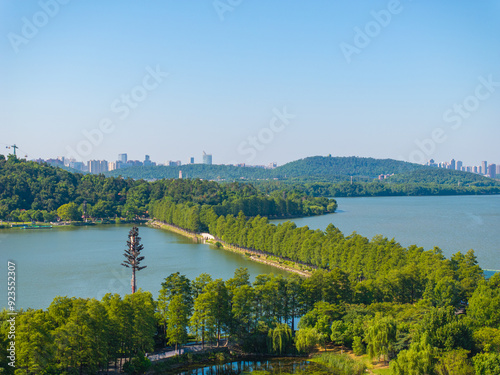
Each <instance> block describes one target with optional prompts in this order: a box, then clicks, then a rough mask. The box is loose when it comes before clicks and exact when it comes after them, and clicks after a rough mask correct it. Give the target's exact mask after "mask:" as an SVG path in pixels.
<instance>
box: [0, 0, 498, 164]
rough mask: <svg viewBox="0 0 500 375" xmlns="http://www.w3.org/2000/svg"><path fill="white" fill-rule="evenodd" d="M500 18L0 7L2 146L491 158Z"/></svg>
mask: <svg viewBox="0 0 500 375" xmlns="http://www.w3.org/2000/svg"><path fill="white" fill-rule="evenodd" d="M499 18H500V1H498V0H494V1H493V0H488V1H481V2H466V1H457V2H453V3H451V2H447V3H436V2H432V1H423V0H422V1H356V2H347V1H335V2H332V1H316V2H313V3H310V2H304V1H277V2H265V1H231V2H228V1H227V0H221V1H194V2H179V1H163V2H133V1H121V2H119V3H117V2H110V3H108V2H106V3H105V2H100V1H85V2H83V1H67V0H66V1H62V0H60V1H56V0H41V1H40V2H14V1H11V2H3V3H2V4H1V5H0V30H1V35H2V36H3V37H2V38H1V42H0V55H1V56H2V59H1V60H0V71H1V75H0V77H1V78H0V98H1V102H2V110H1V111H0V121H1V123H2V127H1V139H0V146H1V149H0V153H7V152H9V151H8V150H5V146H8V145H12V144H17V145H18V146H19V148H20V151H19V152H20V154H22V155H24V154H27V155H28V157H29V158H30V159H35V158H55V157H57V156H66V157H72V156H73V157H75V159H77V160H82V161H87V160H91V159H96V160H98V159H107V160H115V159H116V156H117V155H118V154H119V153H128V155H129V158H130V159H138V160H143V159H144V155H145V154H148V155H150V156H151V159H152V160H155V161H159V162H163V161H165V160H182V162H183V163H188V162H189V160H190V157H192V156H195V157H196V162H201V154H202V151H206V152H207V153H209V154H212V155H213V162H214V163H216V164H221V163H247V164H267V163H269V162H272V161H274V162H277V163H278V164H284V163H286V162H288V161H291V160H295V159H299V158H303V157H306V156H311V155H328V154H332V155H333V156H350V155H355V156H364V157H375V158H393V159H400V160H407V161H415V162H422V163H425V162H426V161H427V160H429V159H435V160H451V159H452V158H455V159H460V160H463V163H464V165H479V164H480V163H481V161H483V160H487V161H491V162H492V163H494V162H498V161H500V155H499V153H498V143H499V140H500V126H499V119H500V106H499V105H498V103H499V99H500V64H499V62H500V49H499V48H498V46H499V45H500V43H499V42H500V24H499V23H498V19H499ZM82 142H83V143H82ZM85 142H86V143H85ZM84 143H85V144H84ZM89 145H90V147H87V146H89ZM83 151H85V152H83ZM71 154H74V155H71ZM421 159H422V160H421Z"/></svg>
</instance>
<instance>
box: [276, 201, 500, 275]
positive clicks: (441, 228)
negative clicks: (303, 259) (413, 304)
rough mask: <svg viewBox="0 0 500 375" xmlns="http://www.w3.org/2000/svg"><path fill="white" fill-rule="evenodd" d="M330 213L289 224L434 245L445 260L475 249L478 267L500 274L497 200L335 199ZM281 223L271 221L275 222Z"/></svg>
mask: <svg viewBox="0 0 500 375" xmlns="http://www.w3.org/2000/svg"><path fill="white" fill-rule="evenodd" d="M335 199H336V200H337V202H338V211H337V212H336V213H333V214H328V215H323V216H314V217H306V218H300V219H294V220H293V221H294V222H295V223H296V224H297V226H305V225H307V226H309V228H311V229H322V230H324V229H325V228H326V227H327V226H328V224H330V223H333V225H335V226H336V227H337V228H339V229H340V230H341V231H342V232H343V233H344V235H349V234H351V233H352V232H354V231H356V232H357V233H359V234H361V235H363V236H365V237H368V238H370V239H371V238H373V236H375V235H377V234H382V235H383V236H384V237H388V238H389V239H391V238H394V239H395V240H396V241H398V242H399V243H400V244H402V245H403V246H409V245H412V244H416V245H418V246H422V247H424V249H426V250H428V249H432V248H433V247H434V246H438V247H440V248H441V249H442V250H443V254H444V255H445V256H446V257H447V258H449V257H451V255H453V254H454V253H456V252H457V251H461V252H464V253H465V252H467V250H469V249H474V251H475V253H476V256H477V259H478V263H479V265H480V266H481V267H482V268H484V269H491V270H500V196H499V195H488V196H431V197H369V198H335ZM283 221H285V220H273V221H272V222H274V223H279V222H283Z"/></svg>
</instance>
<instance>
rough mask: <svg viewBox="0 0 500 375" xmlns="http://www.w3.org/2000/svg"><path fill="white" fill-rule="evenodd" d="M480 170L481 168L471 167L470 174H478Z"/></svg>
mask: <svg viewBox="0 0 500 375" xmlns="http://www.w3.org/2000/svg"><path fill="white" fill-rule="evenodd" d="M480 169H481V167H477V166H473V167H472V172H474V173H480V172H479V170H480Z"/></svg>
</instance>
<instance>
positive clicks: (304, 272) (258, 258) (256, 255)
mask: <svg viewBox="0 0 500 375" xmlns="http://www.w3.org/2000/svg"><path fill="white" fill-rule="evenodd" d="M146 225H148V226H151V227H153V228H157V229H164V230H168V231H170V232H174V233H177V234H179V235H181V236H185V237H188V238H192V239H196V240H197V241H198V242H199V243H204V244H211V245H214V246H217V245H216V243H219V244H220V245H221V246H220V247H219V246H217V247H218V248H219V249H223V250H226V251H231V252H233V253H238V254H241V255H244V256H245V257H247V258H248V259H250V260H252V261H254V262H258V263H262V264H266V265H268V266H271V267H274V268H278V269H281V270H284V271H287V272H291V273H296V274H298V275H300V276H302V277H310V276H311V271H310V270H309V269H304V268H306V267H307V268H310V267H308V266H304V265H301V264H300V263H296V262H293V261H288V260H285V259H281V258H278V257H277V256H274V255H266V254H264V253H261V252H258V251H256V250H251V249H244V248H241V247H238V246H234V245H231V244H228V243H226V242H224V241H222V240H221V239H218V238H215V239H214V240H210V239H209V240H206V239H204V238H203V236H202V235H201V234H198V233H194V232H190V231H188V230H186V229H183V228H179V227H177V226H175V225H172V224H168V223H164V222H161V221H158V220H151V221H149V222H148V223H146ZM263 256H264V257H265V258H262V257H263ZM269 257H273V258H277V259H281V261H280V260H278V261H275V260H273V259H269ZM282 262H290V263H292V264H293V265H295V266H296V267H298V268H299V269H297V268H294V267H292V266H287V265H286V264H283V263H282Z"/></svg>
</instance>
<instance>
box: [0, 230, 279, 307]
mask: <svg viewBox="0 0 500 375" xmlns="http://www.w3.org/2000/svg"><path fill="white" fill-rule="evenodd" d="M130 228H131V226H130V225H117V226H115V225H102V226H92V227H76V228H53V229H37V230H12V229H4V230H0V264H1V265H2V267H3V269H2V271H1V273H0V274H1V275H2V278H3V279H4V280H3V281H2V282H1V283H0V296H7V290H6V284H7V277H6V271H7V261H8V260H11V261H14V262H15V263H16V265H17V275H16V276H17V296H16V297H17V304H16V307H18V308H28V307H33V308H46V307H48V306H49V305H50V303H51V302H52V300H53V298H54V297H55V296H57V295H59V296H66V295H67V296H68V297H72V296H76V297H85V298H86V297H90V298H92V297H93V298H97V299H101V298H102V296H103V295H104V294H106V293H119V294H121V295H122V296H123V295H125V294H128V293H130V291H131V287H130V275H131V273H130V270H129V269H127V268H125V267H123V266H121V265H120V264H121V263H122V262H123V260H124V259H125V258H124V256H123V252H124V250H125V247H126V241H127V237H128V232H129V230H130ZM139 235H140V237H141V238H142V241H141V242H142V244H143V245H144V250H143V251H142V252H141V254H142V255H144V256H145V259H144V261H143V263H142V264H144V265H147V268H145V269H144V270H141V271H140V272H138V273H137V279H138V282H137V285H138V287H140V288H142V289H143V290H148V291H151V293H153V296H154V297H155V298H156V297H157V295H158V290H160V288H161V283H162V281H163V280H164V279H165V277H167V276H168V275H170V274H171V273H174V272H177V271H179V272H180V273H181V274H184V275H186V276H187V277H189V278H191V279H194V278H196V277H197V276H198V275H199V274H200V273H203V272H207V273H209V274H211V275H212V277H213V278H214V279H216V278H223V279H228V278H230V277H232V276H233V273H234V270H235V269H236V268H238V267H241V266H243V267H247V268H248V270H249V272H250V275H251V279H252V280H253V278H254V277H255V276H256V275H258V274H262V273H271V272H273V273H275V274H278V273H281V274H285V272H284V271H281V270H278V269H276V268H273V267H270V266H267V265H264V264H260V263H256V262H252V261H250V260H247V259H246V258H245V257H244V256H242V255H240V254H236V253H232V252H229V251H226V250H218V249H217V248H215V247H213V246H209V245H204V244H196V243H194V242H193V241H192V240H191V239H187V238H185V237H182V236H180V235H177V234H174V233H171V232H167V231H164V230H160V229H153V228H149V227H140V228H139ZM4 271H5V272H4ZM6 306H7V298H3V297H2V298H1V302H0V308H2V307H6Z"/></svg>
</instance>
